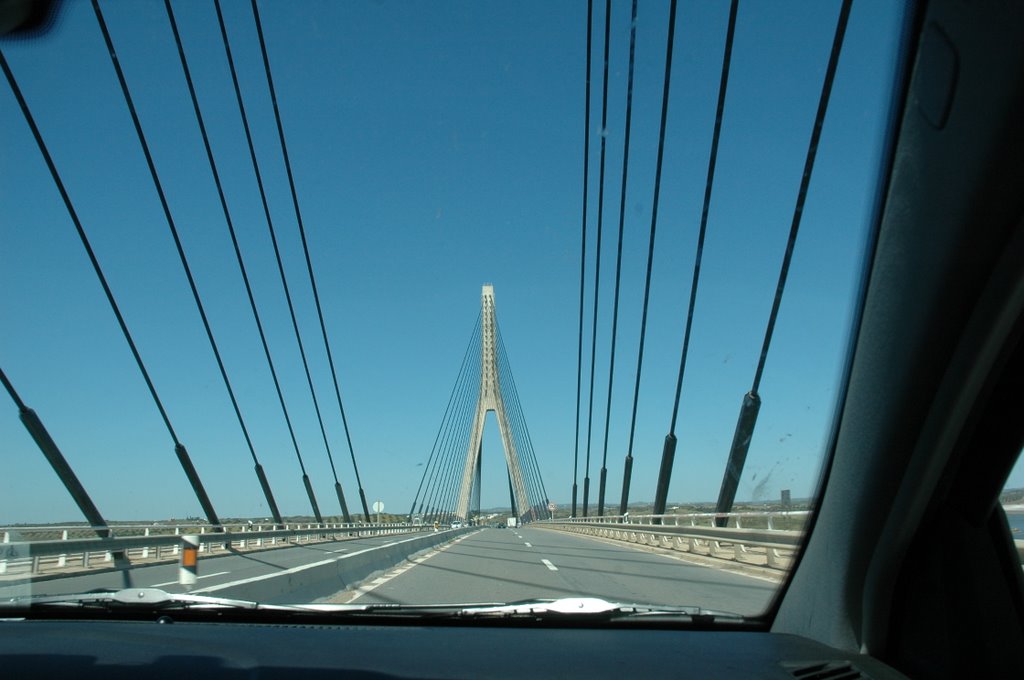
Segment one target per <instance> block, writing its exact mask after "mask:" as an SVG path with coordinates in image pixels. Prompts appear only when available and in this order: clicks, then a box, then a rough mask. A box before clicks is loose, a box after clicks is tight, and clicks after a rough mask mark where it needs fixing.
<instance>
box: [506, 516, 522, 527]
mask: <svg viewBox="0 0 1024 680" xmlns="http://www.w3.org/2000/svg"><path fill="white" fill-rule="evenodd" d="M505 523H506V524H507V525H508V528H509V529H515V528H516V527H517V526H519V520H517V519H516V518H515V517H509V518H508V519H507V520H506V522H505Z"/></svg>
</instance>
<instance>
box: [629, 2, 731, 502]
mask: <svg viewBox="0 0 1024 680" xmlns="http://www.w3.org/2000/svg"><path fill="white" fill-rule="evenodd" d="M737 8H738V0H733V2H732V4H731V6H730V8H729V24H728V28H727V29H726V34H725V50H724V53H723V55H722V75H721V80H720V81H719V85H718V107H717V109H716V112H715V128H714V132H713V134H712V136H711V153H710V156H709V158H708V174H707V181H706V183H705V185H704V204H703V207H702V209H701V218H700V230H699V231H698V233H697V252H696V254H695V256H694V261H693V280H692V282H691V284H690V301H689V304H688V306H687V311H686V328H685V330H684V331H683V347H682V351H681V352H680V356H679V374H678V375H677V376H676V394H675V400H674V402H673V405H672V421H671V424H670V425H669V432H668V434H667V435H665V444H664V447H663V448H662V452H661V468H660V469H659V471H658V485H657V488H656V490H655V494H654V508H653V511H654V514H656V515H660V514H662V513H664V512H665V505H666V503H667V499H668V487H669V483H670V482H671V478H672V467H673V464H674V462H675V451H676V435H675V431H676V419H677V417H678V415H679V398H680V395H681V394H682V388H683V373H684V371H685V370H686V357H687V354H688V353H689V347H690V333H691V330H692V328H693V310H694V307H695V306H696V304H697V284H698V283H699V280H700V266H701V261H702V259H703V255H704V238H705V235H706V233H707V224H708V211H709V208H710V205H711V190H712V188H713V187H714V181H715V165H716V162H717V159H718V141H719V137H720V135H721V130H722V117H723V114H724V111H725V96H726V92H727V87H728V84H729V66H730V63H731V61H732V45H733V38H734V35H735V32H736V12H737ZM637 379H638V380H639V374H638V375H637ZM623 498H624V499H625V493H624V494H623Z"/></svg>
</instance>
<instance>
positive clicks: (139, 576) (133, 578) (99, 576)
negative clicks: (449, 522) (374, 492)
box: [0, 534, 418, 598]
mask: <svg viewBox="0 0 1024 680" xmlns="http://www.w3.org/2000/svg"><path fill="white" fill-rule="evenodd" d="M417 535H418V534H389V535H385V536H372V537H367V538H355V539H350V540H345V541H332V542H330V543H314V544H310V545H297V546H294V547H291V548H275V549H273V550H264V551H259V552H246V553H234V554H228V555H217V556H214V557H204V556H200V559H199V571H198V579H197V580H196V584H195V586H193V588H192V589H191V591H190V592H192V593H195V594H203V593H202V591H203V589H205V588H211V587H214V586H217V585H222V584H225V583H231V582H234V581H239V580H243V579H249V578H254V577H258V576H264V575H266V574H270V573H277V572H283V571H285V570H287V569H292V568H294V567H299V566H302V565H306V564H310V563H313V562H318V561H321V560H324V559H330V558H332V557H339V556H341V555H344V554H346V553H352V552H355V551H358V550H363V549H365V548H369V547H371V546H378V545H385V544H388V543H394V542H395V541H402V540H405V539H408V538H411V537H414V536H417ZM154 587H155V588H161V589H163V590H165V591H167V592H169V593H181V592H185V588H184V587H183V586H181V585H178V564H177V562H175V563H170V564H158V565H152V566H144V567H135V568H133V569H131V570H129V571H128V572H127V574H126V573H125V572H121V571H105V572H100V573H92V574H81V575H78V576H68V577H65V578H58V579H48V580H37V581H33V582H32V583H31V584H21V585H13V584H12V585H5V586H2V587H0V598H2V597H14V596H19V595H30V594H31V595H64V594H71V593H84V592H88V591H90V590H95V589H108V588H113V589H120V588H154ZM210 594H211V595H217V593H210Z"/></svg>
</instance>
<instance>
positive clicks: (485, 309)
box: [455, 284, 537, 519]
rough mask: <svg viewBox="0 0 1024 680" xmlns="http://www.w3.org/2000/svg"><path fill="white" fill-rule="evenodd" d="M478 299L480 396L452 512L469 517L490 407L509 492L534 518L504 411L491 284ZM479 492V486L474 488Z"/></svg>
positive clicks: (522, 516) (522, 512)
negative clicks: (494, 419)
mask: <svg viewBox="0 0 1024 680" xmlns="http://www.w3.org/2000/svg"><path fill="white" fill-rule="evenodd" d="M480 297H481V299H480V305H481V309H480V396H479V397H478V398H477V404H476V415H475V416H474V417H473V426H472V430H471V432H470V437H469V450H468V451H467V454H466V464H465V467H464V468H463V471H462V484H461V486H460V487H459V489H460V490H459V496H458V504H457V505H456V509H455V514H456V515H457V516H459V517H462V518H464V519H468V518H469V509H470V501H471V499H472V495H473V491H474V482H475V484H476V485H479V484H480V481H479V480H480V478H479V474H478V471H479V469H480V449H481V441H482V437H483V433H484V421H485V419H486V417H487V412H488V411H494V415H495V417H496V418H497V421H498V429H499V430H500V432H501V443H502V447H503V448H504V449H505V462H506V463H507V464H508V473H509V478H510V480H511V484H512V495H513V496H514V498H515V505H516V507H517V508H518V511H519V514H520V519H525V518H529V519H537V517H536V516H535V515H536V514H537V513H536V509H535V508H533V507H532V506H531V504H530V500H529V498H528V497H527V493H526V484H525V483H524V482H523V472H522V466H521V465H520V461H519V454H518V452H517V451H516V444H515V438H514V437H513V436H512V428H511V426H510V424H509V419H508V416H507V415H506V413H505V402H504V399H503V398H502V392H501V380H500V378H499V376H498V355H497V352H498V349H497V327H496V324H495V316H494V286H492V285H490V284H485V285H484V287H483V292H482V293H481V296H480ZM477 493H479V490H477Z"/></svg>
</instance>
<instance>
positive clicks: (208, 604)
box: [0, 588, 302, 612]
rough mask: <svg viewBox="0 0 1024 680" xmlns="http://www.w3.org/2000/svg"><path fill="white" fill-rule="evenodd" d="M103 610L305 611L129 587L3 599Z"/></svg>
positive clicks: (27, 605)
mask: <svg viewBox="0 0 1024 680" xmlns="http://www.w3.org/2000/svg"><path fill="white" fill-rule="evenodd" d="M89 608H91V609H103V610H107V611H114V610H124V611H181V610H183V609H233V610H239V609H245V610H251V609H265V610H278V611H301V610H302V608H301V607H294V606H291V605H273V604H263V603H259V602H250V601H248V600H231V599H228V598H225V597H208V596H205V595H189V594H186V593H168V592H166V591H164V590H160V589H159V588H125V589H123V590H101V591H92V592H88V593H75V594H71V595H29V596H25V597H14V598H10V599H8V600H3V601H0V612H2V611H3V610H5V609H30V610H39V609H89Z"/></svg>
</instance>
